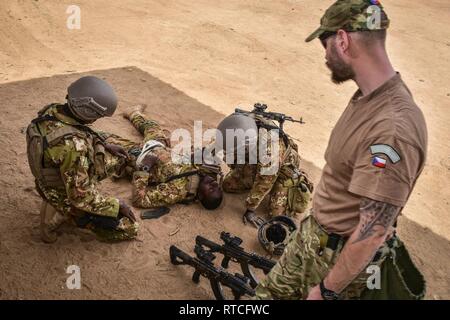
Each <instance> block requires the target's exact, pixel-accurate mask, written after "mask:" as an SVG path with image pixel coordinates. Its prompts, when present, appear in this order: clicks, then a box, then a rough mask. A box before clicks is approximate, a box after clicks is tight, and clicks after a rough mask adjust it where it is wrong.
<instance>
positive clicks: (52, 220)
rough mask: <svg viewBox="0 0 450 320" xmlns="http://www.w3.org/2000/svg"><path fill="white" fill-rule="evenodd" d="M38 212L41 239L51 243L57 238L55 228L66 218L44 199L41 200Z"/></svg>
mask: <svg viewBox="0 0 450 320" xmlns="http://www.w3.org/2000/svg"><path fill="white" fill-rule="evenodd" d="M40 214H41V224H40V231H41V239H42V241H44V242H45V243H53V242H55V241H56V240H57V239H58V235H57V234H56V229H58V227H59V226H60V225H61V224H62V223H63V222H64V221H66V220H67V219H66V217H64V215H63V214H61V213H60V212H59V211H57V210H56V209H55V208H53V206H51V205H50V204H49V203H48V202H46V201H42V204H41V212H40Z"/></svg>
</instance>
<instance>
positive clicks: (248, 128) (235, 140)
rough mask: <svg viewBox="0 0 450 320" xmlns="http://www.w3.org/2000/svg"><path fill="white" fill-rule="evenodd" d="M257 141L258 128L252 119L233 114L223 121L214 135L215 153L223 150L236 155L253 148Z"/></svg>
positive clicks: (247, 116)
mask: <svg viewBox="0 0 450 320" xmlns="http://www.w3.org/2000/svg"><path fill="white" fill-rule="evenodd" d="M257 141H258V126H257V125H256V121H255V119H254V118H253V117H251V116H249V115H244V114H239V113H233V114H231V115H229V116H228V117H226V118H225V119H223V120H222V121H221V122H220V123H219V125H218V127H217V134H216V151H221V150H224V151H225V152H226V153H236V152H238V151H240V150H243V149H244V150H245V148H248V147H250V146H252V145H253V146H255V149H256V143H257Z"/></svg>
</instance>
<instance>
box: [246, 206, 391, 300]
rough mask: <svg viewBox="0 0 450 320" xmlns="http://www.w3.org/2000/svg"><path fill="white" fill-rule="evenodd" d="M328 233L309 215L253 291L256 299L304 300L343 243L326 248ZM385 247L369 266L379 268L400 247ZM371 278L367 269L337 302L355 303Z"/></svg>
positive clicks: (336, 256)
mask: <svg viewBox="0 0 450 320" xmlns="http://www.w3.org/2000/svg"><path fill="white" fill-rule="evenodd" d="M327 237H328V235H327V233H326V232H325V231H324V230H323V229H322V228H321V226H320V225H319V224H318V223H317V222H316V220H315V219H314V217H313V215H312V214H309V215H307V216H306V217H305V219H304V220H303V221H302V222H301V224H300V228H299V229H298V230H297V231H295V232H294V233H292V234H291V236H290V238H289V239H288V243H287V245H286V249H285V250H284V252H283V255H282V256H281V258H280V260H279V261H278V262H277V264H276V265H275V266H274V267H273V268H272V270H271V271H270V272H269V274H268V275H267V277H266V278H265V279H264V280H262V281H261V282H260V283H259V284H258V286H257V287H256V296H255V299H258V300H267V299H280V300H299V299H306V298H307V297H308V293H309V291H310V290H311V289H312V288H313V287H314V286H316V285H318V284H319V283H320V281H321V280H322V279H323V278H325V276H326V275H327V274H328V272H329V271H330V270H331V268H332V267H333V266H334V264H335V263H336V260H337V258H338V256H339V253H340V251H341V250H342V248H343V246H344V244H345V243H344V241H343V240H341V241H339V243H338V245H337V248H336V250H332V249H330V248H327V247H326V245H325V244H326V243H327V239H328V238H327ZM394 240H395V241H394V244H393V245H391V246H388V244H387V243H386V242H385V244H384V245H383V246H382V247H381V248H380V249H379V251H378V252H379V254H378V255H377V258H376V259H374V260H373V261H372V262H371V263H370V265H376V266H381V265H382V263H383V262H384V261H385V260H386V258H387V257H388V256H389V255H390V254H391V253H392V251H394V250H395V248H396V247H398V246H399V243H397V239H394ZM369 276H370V274H369V273H366V269H365V270H364V271H363V272H362V273H361V274H360V275H359V276H358V277H357V278H356V279H355V280H353V282H352V283H351V284H350V285H349V286H347V288H346V289H345V290H344V291H343V292H342V293H341V294H340V299H358V298H360V297H361V295H363V292H364V291H365V289H367V279H368V277H369Z"/></svg>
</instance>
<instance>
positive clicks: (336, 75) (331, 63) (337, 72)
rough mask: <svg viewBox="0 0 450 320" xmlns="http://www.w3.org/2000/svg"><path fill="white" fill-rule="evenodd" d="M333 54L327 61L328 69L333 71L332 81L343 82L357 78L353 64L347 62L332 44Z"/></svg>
mask: <svg viewBox="0 0 450 320" xmlns="http://www.w3.org/2000/svg"><path fill="white" fill-rule="evenodd" d="M330 50H331V55H330V57H329V59H328V61H327V62H326V65H327V67H328V69H330V71H331V81H333V83H335V84H341V83H344V82H345V81H348V80H352V79H354V78H355V72H354V71H353V68H352V67H351V65H349V64H347V63H345V62H344V61H343V60H342V59H341V58H340V57H339V55H338V53H337V50H336V47H335V46H334V45H331V48H330Z"/></svg>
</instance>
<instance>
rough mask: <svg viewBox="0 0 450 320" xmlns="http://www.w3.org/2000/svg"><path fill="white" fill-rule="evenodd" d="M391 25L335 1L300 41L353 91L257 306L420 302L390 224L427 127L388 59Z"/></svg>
mask: <svg viewBox="0 0 450 320" xmlns="http://www.w3.org/2000/svg"><path fill="white" fill-rule="evenodd" d="M388 26H389V19H388V17H387V15H386V13H385V11H384V9H383V7H382V6H381V4H380V3H379V2H378V1H375V0H371V1H369V0H339V1H336V2H335V3H334V4H333V5H332V6H331V7H330V8H329V9H328V10H327V11H326V13H325V15H324V16H323V18H322V20H321V26H320V27H319V28H318V29H317V30H316V31H315V32H314V33H313V34H311V35H310V36H309V37H308V38H307V39H306V41H307V42H309V41H311V40H313V39H315V38H319V39H320V41H321V42H322V45H323V47H324V48H325V59H326V65H327V66H328V68H329V69H330V70H331V73H332V81H333V82H334V83H336V84H340V83H343V82H345V81H348V80H353V81H354V82H355V83H356V84H357V85H358V87H359V90H358V91H357V92H356V93H355V94H354V95H353V97H352V98H351V100H350V103H349V104H348V106H347V108H346V109H345V111H344V113H343V114H342V115H341V118H340V119H339V121H338V122H337V124H336V126H335V127H334V129H333V131H332V133H331V136H330V140H329V144H328V148H327V150H326V153H325V160H326V165H325V167H324V169H323V173H322V177H321V180H320V183H319V184H318V186H317V188H316V190H315V194H314V197H313V209H312V211H311V212H310V214H309V215H308V216H307V217H305V218H304V220H303V221H302V222H301V225H300V228H299V230H298V231H297V232H296V233H294V234H293V235H292V236H291V238H290V239H289V243H288V245H287V247H286V249H285V251H284V254H283V256H282V257H281V258H280V260H279V262H278V263H277V265H276V266H275V267H274V268H273V269H272V270H271V272H270V273H269V274H268V276H267V278H266V279H264V280H263V281H262V282H261V283H260V284H259V286H258V287H257V289H256V295H257V298H259V299H359V298H361V299H364V298H365V299H367V298H372V299H374V298H383V299H395V298H402V299H407V298H413V299H414V298H415V299H418V298H422V297H423V295H424V291H425V288H424V287H425V284H424V281H423V277H422V276H421V274H420V273H419V272H418V270H417V269H416V268H415V267H414V265H413V264H412V262H411V260H410V258H409V255H408V253H407V251H406V249H405V247H404V245H403V243H402V242H401V241H400V240H399V239H398V237H397V235H396V233H395V227H396V221H397V217H398V215H399V214H400V213H401V211H402V209H403V207H404V206H405V205H406V202H407V200H408V198H409V196H410V195H411V192H412V190H413V188H414V185H415V183H416V181H417V178H418V177H419V175H420V174H421V172H422V169H423V167H424V163H425V159H426V153H427V128H426V124H425V119H424V117H423V114H422V112H421V110H420V109H419V108H418V107H417V105H416V104H415V102H414V100H413V97H412V95H411V92H410V91H409V89H408V88H407V86H406V85H405V83H404V82H403V80H402V78H401V76H400V74H399V73H397V72H395V70H394V68H393V67H392V65H391V62H390V61H389V58H388V55H387V52H386V45H385V44H386V29H387V28H388ZM374 267H375V268H374ZM376 268H379V269H378V270H381V271H380V273H379V274H380V277H381V285H380V286H379V288H376V289H373V288H369V287H368V281H367V280H368V278H369V276H370V275H371V274H370V272H369V271H368V270H376ZM399 270H406V271H405V272H403V273H402V272H401V271H399ZM411 279H412V280H411ZM370 289H372V290H370Z"/></svg>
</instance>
